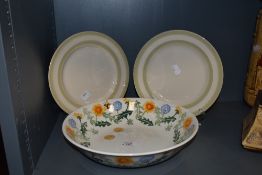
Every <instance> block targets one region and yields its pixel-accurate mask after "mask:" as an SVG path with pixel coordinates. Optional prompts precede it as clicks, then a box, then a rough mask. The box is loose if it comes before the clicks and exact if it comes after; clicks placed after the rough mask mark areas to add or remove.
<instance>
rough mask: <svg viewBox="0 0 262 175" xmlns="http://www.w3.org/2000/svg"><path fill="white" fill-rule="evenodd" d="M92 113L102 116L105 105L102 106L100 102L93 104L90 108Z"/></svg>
mask: <svg viewBox="0 0 262 175" xmlns="http://www.w3.org/2000/svg"><path fill="white" fill-rule="evenodd" d="M92 111H93V113H94V114H95V115H96V116H97V117H100V116H103V114H104V112H105V107H104V106H102V105H101V104H95V105H94V106H93V108H92Z"/></svg>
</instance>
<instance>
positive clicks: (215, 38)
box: [54, 0, 260, 101]
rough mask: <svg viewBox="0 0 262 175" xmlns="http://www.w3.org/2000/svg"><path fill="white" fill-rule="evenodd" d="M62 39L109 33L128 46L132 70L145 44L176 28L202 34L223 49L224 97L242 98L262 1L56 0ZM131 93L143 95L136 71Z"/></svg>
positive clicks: (57, 17)
mask: <svg viewBox="0 0 262 175" xmlns="http://www.w3.org/2000/svg"><path fill="white" fill-rule="evenodd" d="M54 6H55V19H56V33H57V39H58V43H59V44H60V43H61V42H62V41H63V40H64V39H66V38H67V37H69V36H70V35H72V34H74V33H77V32H80V31H85V30H94V31H99V32H103V33H106V34H108V35H109V36H111V37H112V38H114V39H115V40H116V41H117V42H118V43H119V44H120V45H121V46H122V48H123V49H124V51H125V53H126V55H127V57H128V59H129V65H130V72H131V73H132V71H133V65H134V61H135V58H136V55H137V54H138V52H139V50H140V49H141V48H142V46H143V45H144V44H145V43H146V42H147V41H148V40H149V39H150V38H151V37H153V36H154V35H156V34H158V33H160V32H163V31H166V30H173V29H184V30H190V31H192V32H195V33H198V34H200V35H201V36H203V37H205V38H206V39H207V40H209V41H210V42H211V43H212V44H213V46H214V47H215V48H216V49H217V51H218V53H219V54H220V56H221V59H222V62H223V66H224V73H225V78H224V86H223V89H222V92H221V95H220V97H219V100H220V101H239V100H242V98H243V87H244V80H245V74H246V70H247V65H248V59H249V55H250V50H251V44H252V35H253V31H254V27H255V21H256V15H257V12H258V8H259V6H260V2H259V1H258V0H249V1H247V0H230V1H229V0H219V1H210V0H198V1H195V0H79V1H75V0H54ZM126 96H130V97H133V96H137V95H136V92H135V89H134V84H133V79H132V74H130V83H129V87H128V91H127V94H126Z"/></svg>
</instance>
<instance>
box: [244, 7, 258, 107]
mask: <svg viewBox="0 0 262 175" xmlns="http://www.w3.org/2000/svg"><path fill="white" fill-rule="evenodd" d="M261 89H262V9H261V10H260V11H259V14H258V16H257V23H256V31H255V34H254V43H253V50H252V52H251V56H250V61H249V68H248V72H247V78H246V85H245V93H244V99H245V101H246V102H247V103H248V104H249V105H250V106H253V105H254V103H255V100H256V96H257V93H258V90H261Z"/></svg>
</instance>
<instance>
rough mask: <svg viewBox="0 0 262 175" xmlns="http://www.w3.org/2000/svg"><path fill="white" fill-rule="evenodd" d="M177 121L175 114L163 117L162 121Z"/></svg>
mask: <svg viewBox="0 0 262 175" xmlns="http://www.w3.org/2000/svg"><path fill="white" fill-rule="evenodd" d="M174 121H176V117H175V116H168V117H165V118H163V119H162V123H170V122H174Z"/></svg>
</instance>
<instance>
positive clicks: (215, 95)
mask: <svg viewBox="0 0 262 175" xmlns="http://www.w3.org/2000/svg"><path fill="white" fill-rule="evenodd" d="M178 34H182V35H187V36H190V37H193V38H196V39H198V40H199V41H201V42H202V43H204V45H205V46H207V48H208V49H209V50H210V51H211V53H212V54H213V55H214V58H215V61H216V63H217V65H216V66H217V69H218V71H217V74H218V77H220V79H218V81H217V86H216V89H215V90H214V93H213V94H212V96H211V98H210V99H207V100H205V101H206V102H205V104H204V105H202V107H201V108H199V109H197V110H194V111H191V112H192V113H194V114H195V115H196V116H199V115H201V114H202V113H204V112H205V111H207V110H208V109H209V108H210V107H211V106H212V105H213V104H214V103H215V101H216V100H217V99H218V96H219V94H220V92H221V90H222V86H223V79H224V72H223V64H222V61H221V58H220V56H219V54H218V52H217V50H216V49H215V48H214V46H213V45H212V44H211V43H210V42H209V41H208V40H207V39H205V38H204V37H202V36H201V35H199V34H197V33H194V32H191V31H188V30H167V31H164V32H161V33H159V34H157V35H155V36H154V37H152V38H151V39H150V40H148V41H147V42H146V43H145V44H144V45H143V47H142V49H141V50H140V51H139V53H138V54H137V57H136V60H135V64H134V68H133V79H134V85H135V89H136V92H137V94H138V96H139V97H141V98H148V97H147V96H145V95H144V94H143V92H142V90H141V88H140V86H141V85H140V83H139V81H138V67H139V66H140V62H141V59H142V55H143V54H144V52H145V51H146V50H147V49H148V47H150V45H151V44H153V43H154V42H155V41H157V40H158V39H161V38H162V37H166V36H168V35H178ZM208 59H210V58H209V57H208ZM211 66H213V64H211ZM143 72H144V70H143ZM213 81H214V80H213ZM213 81H212V82H213ZM211 84H212V83H211ZM151 98H154V97H152V96H151ZM155 99H158V98H155ZM203 99H204V98H202V99H201V100H203ZM158 100H161V99H158ZM170 102H171V101H170ZM193 106H194V105H193ZM191 108H192V106H191V107H187V109H189V110H190V109H191Z"/></svg>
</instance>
